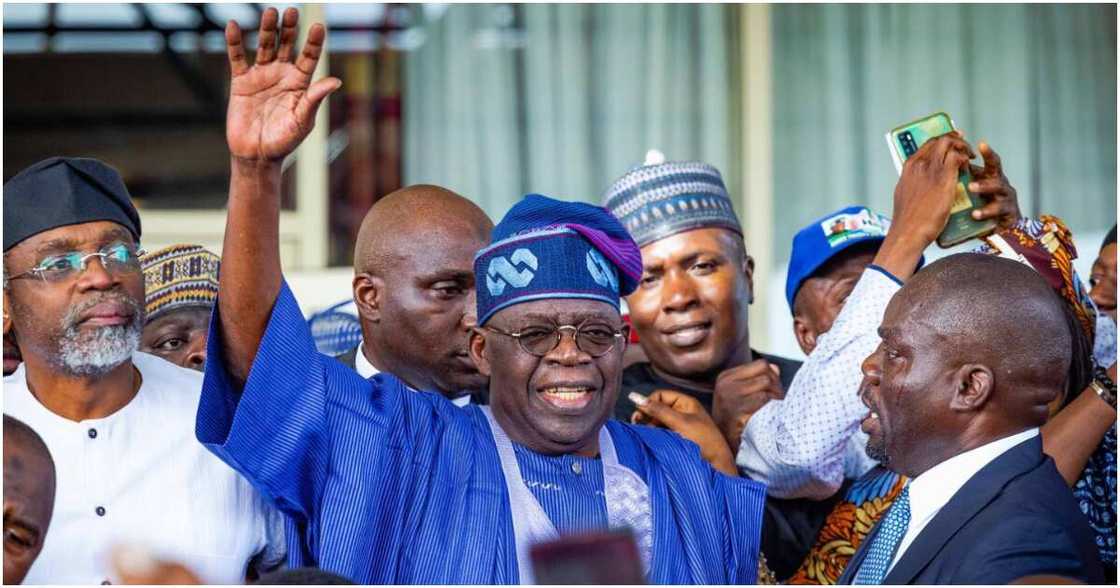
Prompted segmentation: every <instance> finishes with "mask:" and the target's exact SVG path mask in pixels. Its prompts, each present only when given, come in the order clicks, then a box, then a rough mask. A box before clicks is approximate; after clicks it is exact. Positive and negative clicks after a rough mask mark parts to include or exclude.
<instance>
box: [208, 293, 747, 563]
mask: <svg viewBox="0 0 1120 588" xmlns="http://www.w3.org/2000/svg"><path fill="white" fill-rule="evenodd" d="M221 341H222V337H221V327H220V320H219V318H218V311H217V306H215V310H214V316H213V318H212V320H211V324H210V339H209V343H208V345H209V348H208V358H209V361H207V362H206V376H205V381H204V384H203V390H202V399H201V402H200V404H199V409H198V418H197V423H196V434H197V436H198V439H199V441H201V442H202V443H203V444H204V445H205V446H206V447H207V448H208V449H210V450H211V451H213V452H214V453H215V454H216V455H217V456H218V457H220V458H221V459H222V460H223V461H225V462H226V463H228V464H229V465H230V466H232V467H233V468H235V469H236V470H237V471H239V472H240V473H241V474H242V475H244V476H245V477H246V478H247V479H249V480H250V481H251V482H252V483H253V485H254V486H255V487H256V488H257V489H258V490H259V491H260V492H261V493H262V494H263V495H265V496H266V497H268V498H269V499H270V500H271V501H273V503H274V504H275V505H276V506H277V507H278V508H279V509H280V510H281V511H282V512H284V513H285V514H286V515H287V517H288V525H287V529H288V532H289V537H288V545H289V564H290V565H316V566H319V567H321V568H323V569H325V570H329V571H332V572H335V573H339V574H342V575H343V576H346V577H348V578H350V579H352V580H354V581H356V582H358V583H362V584H512V583H517V582H518V579H519V575H518V569H517V556H516V549H515V544H514V535H513V524H512V514H511V511H510V506H509V499H508V495H507V491H506V487H505V481H504V479H503V477H502V471H501V466H500V462H499V458H498V453H497V449H496V446H495V444H494V440H493V437H492V435H491V432H490V429H489V426H488V424H487V421H486V417H485V415H484V414H483V413H482V411H481V410H480V409H479V408H478V407H477V406H473V405H472V406H467V407H465V408H459V407H456V406H455V405H454V404H452V403H451V402H449V401H448V400H446V399H445V398H443V397H442V396H440V395H438V394H433V393H423V392H414V391H410V390H409V389H408V388H406V387H405V385H404V384H403V383H402V382H401V381H400V380H398V379H396V378H394V377H393V376H391V375H388V374H380V375H378V376H375V377H373V378H371V379H369V380H365V379H363V378H362V377H361V376H359V375H358V374H357V373H355V372H354V371H353V370H351V369H349V368H347V367H345V366H343V365H342V364H341V363H339V362H337V361H335V360H334V359H332V358H330V357H327V356H325V355H322V354H320V353H318V352H317V351H316V349H315V347H314V343H313V341H312V338H311V333H310V331H309V330H308V328H307V324H306V322H305V321H304V319H303V316H302V314H301V313H300V310H299V307H298V306H297V304H296V301H295V299H294V298H293V296H292V294H291V292H290V291H289V289H288V286H287V284H286V283H285V284H283V286H282V288H281V292H280V295H279V297H278V299H277V301H276V304H275V306H274V308H273V311H272V315H271V317H270V319H269V323H268V327H267V330H266V332H265V335H264V338H263V340H262V342H261V345H260V348H259V350H258V351H257V355H256V358H255V360H254V362H253V366H252V369H251V371H250V374H249V379H248V382H247V383H246V385H245V387H244V389H243V390H242V391H240V392H239V391H238V390H237V389H236V388H235V387H234V385H233V384H232V383H231V380H230V377H229V375H228V373H227V371H226V370H225V367H224V365H223V363H224V354H223V349H222V344H221ZM606 426H607V427H608V428H609V432H610V434H611V436H612V438H613V440H614V443H615V446H616V448H617V452H618V456H619V460H620V462H621V463H622V465H625V466H627V467H629V468H630V469H632V470H633V471H634V472H635V473H637V474H638V475H639V476H640V477H641V478H642V479H643V480H644V481H645V482H646V484H647V485H648V486H649V489H650V498H651V504H652V509H653V535H654V539H653V557H652V562H651V569H650V573H649V579H650V581H651V582H654V583H665V584H753V583H754V582H755V579H756V573H757V565H758V563H757V562H758V551H759V534H760V528H761V524H762V523H761V520H762V508H763V501H764V500H765V486H764V485H762V484H760V483H757V482H752V481H750V480H746V479H738V478H731V477H728V476H725V475H723V474H721V473H719V472H716V471H715V470H714V469H712V468H711V467H710V466H709V465H708V464H707V463H705V462H704V461H703V460H702V459H701V458H700V454H699V450H698V448H697V447H696V445H694V444H692V443H691V442H688V441H685V440H684V439H682V438H681V437H680V436H678V435H677V434H675V433H671V432H668V431H664V430H661V429H655V428H651V427H638V426H633V425H629V424H625V423H620V422H617V421H613V420H611V421H608V422H607V425H606Z"/></svg>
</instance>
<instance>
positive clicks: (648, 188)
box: [604, 161, 743, 247]
mask: <svg viewBox="0 0 1120 588" xmlns="http://www.w3.org/2000/svg"><path fill="white" fill-rule="evenodd" d="M604 200H605V201H606V207H607V209H608V210H610V211H611V214H613V215H614V216H616V217H618V219H619V221H621V222H622V225H623V226H625V227H626V230H627V231H630V234H631V235H633V236H634V240H635V241H637V243H638V246H639V247H645V246H646V245H648V244H650V243H653V242H654V241H657V240H659V239H664V238H665V237H669V236H672V235H676V234H677V233H683V232H685V231H691V230H693V229H702V228H707V227H718V228H723V229H728V230H730V231H734V232H736V233H739V234H740V235H741V234H743V228H742V225H741V224H740V223H739V217H737V216H736V215H735V208H734V206H732V204H731V198H730V196H728V195H727V188H726V187H725V186H724V185H723V177H722V176H720V174H719V170H717V169H716V168H714V167H712V166H710V165H708V164H706V163H700V162H698V161H669V162H665V163H659V164H655V165H643V166H640V167H637V168H634V169H632V170H630V171H629V172H627V173H626V175H624V176H622V177H621V178H619V179H618V180H617V181H615V183H614V184H612V185H611V187H610V188H608V189H607V194H606V197H605V199H604Z"/></svg>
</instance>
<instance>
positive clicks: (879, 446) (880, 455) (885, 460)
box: [864, 438, 891, 466]
mask: <svg viewBox="0 0 1120 588" xmlns="http://www.w3.org/2000/svg"><path fill="white" fill-rule="evenodd" d="M864 451H865V452H866V453H867V457H870V458H871V459H873V460H875V461H877V462H879V464H880V465H882V466H887V465H888V464H890V462H891V456H890V455H887V448H886V446H885V445H884V444H883V443H882V442H877V440H876V439H875V438H871V439H869V440H868V441H867V447H865V448H864Z"/></svg>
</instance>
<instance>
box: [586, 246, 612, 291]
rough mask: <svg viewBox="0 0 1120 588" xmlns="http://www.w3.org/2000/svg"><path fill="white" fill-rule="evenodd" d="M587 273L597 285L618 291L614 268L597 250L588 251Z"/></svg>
mask: <svg viewBox="0 0 1120 588" xmlns="http://www.w3.org/2000/svg"><path fill="white" fill-rule="evenodd" d="M587 272H588V273H590V274H591V279H593V280H595V283H596V284H599V285H600V286H602V287H604V288H610V289H611V290H615V291H617V290H618V277H617V276H616V275H615V272H614V267H613V266H611V264H610V263H608V262H607V260H606V259H604V258H603V255H602V254H601V253H599V252H598V251H597V250H595V249H589V250H588V251H587Z"/></svg>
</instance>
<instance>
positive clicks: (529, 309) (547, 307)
mask: <svg viewBox="0 0 1120 588" xmlns="http://www.w3.org/2000/svg"><path fill="white" fill-rule="evenodd" d="M592 318H597V319H602V320H607V321H617V320H619V318H620V315H619V313H618V311H617V310H615V309H614V308H612V307H611V306H610V305H609V304H607V303H605V302H602V301H599V300H580V299H578V298H546V299H542V300H534V301H532V302H523V303H520V304H515V305H513V306H510V307H508V308H504V309H502V310H500V311H498V312H497V313H495V314H494V319H497V320H499V321H501V322H504V323H512V322H519V323H525V322H541V323H549V324H576V323H580V322H583V321H585V320H587V319H592Z"/></svg>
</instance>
